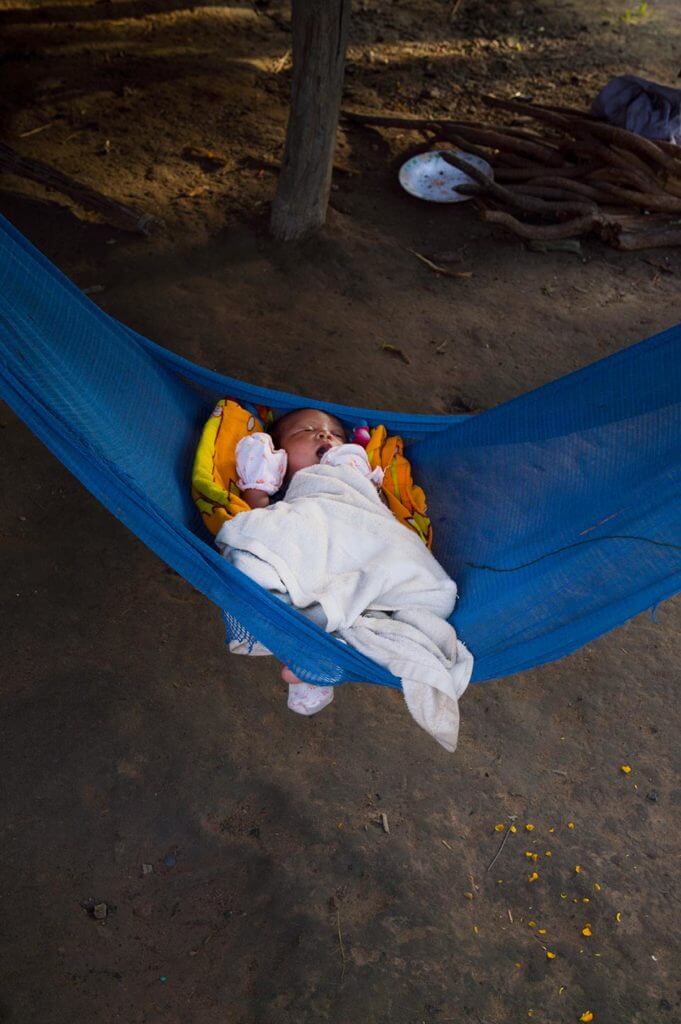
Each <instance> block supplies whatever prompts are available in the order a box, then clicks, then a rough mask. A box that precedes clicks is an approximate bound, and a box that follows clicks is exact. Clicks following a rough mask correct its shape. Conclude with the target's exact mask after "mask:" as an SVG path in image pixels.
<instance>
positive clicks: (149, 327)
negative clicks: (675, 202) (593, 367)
mask: <svg viewBox="0 0 681 1024" xmlns="http://www.w3.org/2000/svg"><path fill="white" fill-rule="evenodd" d="M452 6H453V5H452V4H450V3H445V2H439V0H399V2H396V3H392V4H391V3H388V2H386V0H359V2H357V3H356V4H355V10H354V12H353V28H352V41H351V48H350V54H349V66H348V73H347V80H346V81H347V95H346V97H345V102H346V104H347V105H348V106H351V107H354V108H362V109H368V108H370V109H377V110H402V111H411V112H417V111H419V112H420V111H434V112H445V111H452V112H457V113H461V114H466V115H469V114H470V115H472V116H477V115H482V113H483V107H482V104H481V103H480V100H479V96H480V94H482V93H484V92H488V91H496V92H498V93H500V94H502V95H506V96H510V95H512V94H513V93H515V92H521V93H523V94H525V95H533V96H534V97H535V98H536V99H538V100H541V99H542V98H543V99H544V100H545V101H547V102H553V103H571V104H575V105H580V106H583V105H585V104H587V103H588V102H589V101H590V99H591V97H592V96H593V95H594V94H595V92H596V91H597V89H598V88H599V87H600V85H602V84H603V83H604V82H605V81H606V80H607V78H608V77H609V76H610V75H612V74H615V73H620V72H623V71H635V72H638V73H641V74H644V75H647V76H648V77H652V78H657V79H658V80H660V81H663V82H666V83H673V82H674V80H675V76H676V73H677V71H678V68H679V64H680V61H681V10H680V9H679V6H678V4H677V3H676V2H675V0H666V2H662V0H660V2H653V3H652V4H651V7H650V10H651V12H652V14H651V16H646V17H639V16H634V17H633V18H630V19H629V20H628V21H627V20H625V19H624V18H623V15H624V14H625V11H626V8H625V6H624V3H623V2H622V3H620V2H619V0H604V2H603V3H599V4H591V3H588V2H587V0H570V2H555V3H554V2H549V0H545V3H544V4H543V6H540V5H539V4H537V3H535V2H529V0H528V2H511V3H501V2H499V3H498V4H494V3H492V2H491V0H464V3H463V5H461V7H460V8H459V9H458V11H457V13H456V16H455V18H454V20H453V21H450V18H449V14H450V11H451V9H452ZM454 6H456V5H454ZM0 24H1V26H2V33H3V35H2V39H3V43H2V45H3V47H4V50H3V54H4V56H3V59H2V62H1V63H0V76H1V78H0V119H1V122H2V135H3V138H4V139H5V141H7V142H8V143H9V144H10V145H12V146H14V147H15V148H16V149H18V150H19V151H20V152H21V153H23V154H25V155H29V156H34V157H36V158H38V159H42V160H45V161H47V162H50V163H52V164H54V165H55V166H57V167H59V168H60V169H61V170H63V171H65V172H67V173H71V174H73V175H76V176H79V177H81V178H82V179H83V180H85V181H87V182H88V183H89V184H91V185H93V186H94V187H96V188H99V189H101V190H102V191H105V192H107V193H108V194H110V195H112V196H113V197H114V198H116V199H119V200H121V201H124V202H130V203H134V204H136V205H137V206H139V207H140V208H142V209H144V210H146V211H147V212H150V213H152V214H154V215H156V216H159V217H162V218H163V220H164V222H165V229H164V231H163V232H161V233H160V234H159V235H157V236H156V237H154V238H151V239H140V238H136V237H133V236H130V235H126V234H123V233H122V232H119V231H116V230H115V229H112V228H110V227H108V226H106V225H105V224H102V223H97V221H96V219H95V218H92V217H88V216H87V215H83V214H82V211H79V210H78V209H77V208H76V207H75V206H73V205H71V204H70V203H69V202H68V201H67V200H65V199H63V198H61V197H58V196H56V195H55V194H54V193H51V194H47V193H45V192H44V191H43V190H42V189H41V188H40V187H39V186H37V185H36V186H33V185H31V184H29V183H27V182H22V181H19V180H18V179H12V178H10V177H6V178H5V179H4V180H3V184H2V189H1V190H0V210H2V212H3V213H5V215H6V216H8V217H9V218H10V219H11V220H12V221H13V222H14V223H15V224H16V225H17V226H18V227H19V228H20V229H21V230H22V231H23V232H25V233H26V235H28V237H29V238H30V239H31V240H32V241H33V242H34V243H36V244H37V245H38V246H39V247H40V248H41V249H42V250H43V251H44V252H45V253H46V254H47V255H48V256H49V257H50V258H51V259H52V260H53V261H55V262H56V263H57V264H58V266H60V267H61V268H62V269H63V270H64V271H65V272H66V273H68V274H69V275H70V276H71V277H72V278H73V279H74V280H75V281H76V282H77V283H78V284H79V285H80V286H81V287H83V288H91V287H93V286H101V287H100V288H99V289H98V290H97V292H96V294H95V295H94V298H95V301H97V302H98V303H100V304H101V305H102V306H103V307H104V308H105V309H106V310H107V311H109V312H111V313H112V314H114V315H115V316H117V317H120V318H121V319H123V320H124V321H126V322H127V323H129V324H131V325H132V326H134V327H135V328H136V329H138V330H140V331H142V332H143V333H145V334H148V335H149V336H151V337H152V338H154V339H155V340H156V341H159V342H160V343H162V344H164V345H167V346H169V347H170V348H173V349H175V350H176V351H179V352H182V353H183V354H185V355H187V356H189V357H190V358H192V359H195V360H197V361H199V362H202V363H204V364H206V365H208V366H211V367H214V368H216V369H219V370H221V371H224V372H226V373H229V374H232V375H234V376H238V377H242V378H244V379H248V380H252V381H257V382H259V383H262V384H265V385H270V386H277V387H282V388H284V389H286V390H289V391H292V392H300V393H301V394H307V395H318V396H324V397H325V398H327V399H333V400H337V401H343V402H351V403H354V404H362V405H369V406H377V407H384V408H402V409H407V410H411V411H423V412H425V411H428V412H445V411H454V410H461V409H470V410H476V409H482V408H487V407H490V406H492V405H495V404H496V403H498V402H501V401H504V400H506V399H508V398H511V397H513V396H515V395H518V394H520V393H522V392H524V391H527V390H528V389H530V388H533V387H535V386H537V385H540V384H542V383H544V382H546V381H548V380H551V379H553V378H555V377H558V376H560V375H561V374H564V373H567V372H569V371H571V370H573V369H575V368H577V367H580V366H583V365H585V364H587V363H589V362H592V361H593V360H595V359H597V358H600V357H601V356H603V355H605V354H607V353H610V352H614V351H616V350H618V349H620V348H622V347H624V346H626V345H628V344H631V343H633V342H635V341H637V340H639V339H640V338H641V337H644V336H646V335H649V334H652V333H654V332H656V331H658V330H660V329H662V328H665V327H668V326H669V325H671V324H673V323H676V322H678V321H679V320H681V301H680V300H679V294H678V287H679V275H680V274H681V253H679V252H678V251H674V250H669V251H668V252H663V251H660V252H656V253H643V254H639V255H622V254H618V253H615V252H614V251H612V250H610V249H607V248H605V247H603V246H601V245H599V244H596V243H586V244H585V245H584V259H583V260H581V259H580V258H579V257H577V256H575V255H573V254H569V253H536V252H531V251H529V250H527V249H526V248H525V247H524V246H523V245H522V244H521V243H519V242H518V241H516V240H513V239H510V238H509V237H507V236H505V235H504V234H503V233H499V232H497V231H494V230H492V229H491V228H489V227H487V226H485V225H482V224H481V223H479V221H478V220H477V216H476V214H475V211H474V210H473V209H471V207H470V204H468V205H462V206H461V207H458V208H455V209H450V208H444V207H435V206H430V205H427V204H420V203H419V202H418V201H416V200H411V199H410V198H409V197H407V196H406V195H405V194H404V193H401V192H400V191H399V189H398V188H397V187H396V185H395V183H394V173H393V169H392V162H393V161H394V159H395V157H396V156H397V155H398V153H399V151H400V150H401V149H404V148H405V147H406V146H407V145H408V144H409V143H410V142H413V141H414V137H413V136H406V135H403V136H400V135H399V134H398V133H395V132H392V133H384V134H380V133H378V132H376V131H372V130H371V131H370V130H362V129H349V130H348V131H347V132H344V131H341V132H339V149H338V155H337V171H336V174H335V175H334V186H333V193H332V210H331V211H330V217H329V225H328V228H327V230H326V231H325V232H324V233H323V234H322V235H321V236H320V237H318V238H317V239H316V240H314V241H311V242H308V243H306V244H305V245H302V246H300V247H292V248H284V247H281V246H277V245H276V244H275V243H273V242H272V241H271V239H270V238H269V237H268V234H267V230H266V228H267V213H268V204H269V202H270V200H271V197H272V195H273V191H274V188H275V183H276V165H277V161H278V160H279V158H280V154H281V144H282V140H283V131H284V126H285V121H286V112H287V108H286V104H287V96H288V89H289V84H290V56H289V48H290V30H289V26H288V11H287V10H286V9H285V8H283V7H280V6H279V5H278V4H270V5H267V4H265V5H263V6H262V7H261V10H260V13H257V12H256V11H255V10H254V9H253V8H252V7H251V6H250V5H249V4H247V3H243V2H234V3H222V2H218V3H216V4H212V5H208V4H206V5H204V4H203V3H201V2H199V3H196V4H193V5H189V4H185V3H181V2H172V0H103V2H85V0H84V2H83V3H77V2H76V0H73V2H61V0H53V2H52V3H42V2H24V3H22V2H20V0H1V2H0ZM44 126H47V127H44ZM34 129H41V130H40V131H33V130H34ZM192 146H193V147H202V148H204V149H210V150H213V151H217V152H219V153H220V154H222V155H223V156H224V158H225V160H226V162H225V164H224V166H222V167H221V168H218V169H212V170H211V169H210V167H209V166H208V165H207V164H206V163H205V161H204V162H203V163H202V162H200V161H197V159H196V158H192V157H190V156H189V155H186V154H187V150H186V147H192ZM410 250H416V251H418V252H421V253H426V254H432V253H436V252H441V251H443V250H449V251H452V250H453V251H455V252H457V253H458V254H459V255H460V264H458V265H457V266H458V267H459V268H460V269H461V270H465V271H472V275H473V276H472V277H470V278H462V279H458V280H455V279H452V278H444V277H439V276H437V275H435V274H434V273H433V272H432V271H431V270H430V269H429V268H428V267H427V266H425V265H424V264H423V263H421V262H419V261H418V260H417V259H416V258H415V257H414V256H413V254H412V252H410ZM383 343H389V344H391V345H395V346H398V347H400V348H401V349H402V350H403V351H404V353H405V354H406V355H407V356H408V358H409V359H410V363H409V364H407V363H406V362H404V361H402V360H401V359H399V358H397V357H395V356H394V355H391V354H389V353H387V352H386V351H384V350H383V349H382V348H381V346H382V344H383ZM131 387H134V381H131ZM0 443H1V445H2V448H1V451H2V459H1V462H0V474H1V475H0V479H1V499H0V501H1V504H0V600H1V602H2V604H1V608H0V616H1V617H0V622H1V623H2V651H1V660H0V666H1V668H0V675H1V688H2V716H1V717H0V779H1V791H2V811H3V813H2V855H1V857H0V918H1V923H0V1021H2V1022H3V1024H4V1022H10V1024H81V1022H83V1021H94V1022H97V1024H143V1022H144V1024H318V1022H326V1021H328V1022H333V1024H384V1022H386V1024H387V1022H394V1024H422V1022H423V1024H445V1022H452V1021H456V1022H464V1021H466V1022H467V1021H471V1022H474V1024H519V1022H523V1021H532V1022H533V1024H562V1022H571V1021H578V1020H579V1019H580V1016H582V1015H583V1014H585V1013H586V1012H587V1011H589V1012H591V1013H592V1014H593V1020H594V1021H595V1022H596V1024H652V1022H661V1024H665V1022H669V1024H673V1022H676V1024H678V1022H679V1021H681V974H680V970H679V964H680V963H681V944H680V943H679V938H678V924H679V908H680V902H681V886H680V885H679V857H678V849H679V837H680V828H679V821H678V815H679V803H680V796H681V788H680V786H679V780H678V769H679V744H678V735H679V725H680V722H679V702H678V682H679V680H678V675H679V670H678V665H679V656H680V655H681V604H679V601H678V599H676V600H672V601H669V602H667V603H666V604H665V605H664V606H662V607H661V608H660V609H659V610H658V612H657V616H656V619H657V621H656V622H654V621H652V620H651V618H650V617H649V616H648V615H646V616H642V617H640V618H639V619H637V620H636V621H633V622H630V623H628V624H627V625H626V626H625V627H623V628H622V629H619V630H617V631H616V632H615V633H613V634H611V635H609V636H607V637H604V638H602V639H600V640H599V641H598V642H595V643H593V644H591V645H590V646H589V647H587V648H586V649H584V650H582V651H581V652H579V653H578V654H576V655H574V656H572V657H570V658H568V659H566V660H565V661H563V662H561V663H558V664H553V665H547V666H544V667H543V668H540V669H537V670H535V671H533V672H528V673H525V674H524V675H522V676H521V677H517V678H514V679H513V680H502V681H499V682H495V683H490V684H487V685H484V686H480V687H473V688H471V689H470V690H469V692H468V693H467V694H466V695H465V697H464V699H463V702H462V734H461V742H460V748H459V750H458V752H457V753H456V754H455V755H454V756H451V755H448V754H446V753H445V752H444V751H443V750H441V749H440V748H438V747H437V746H436V744H435V743H434V742H433V741H432V740H431V739H430V738H429V737H428V736H427V735H426V734H425V733H422V732H421V731H420V730H419V729H418V728H417V726H416V725H415V724H414V723H413V722H412V721H411V719H410V718H409V716H408V714H407V712H406V710H405V708H404V706H403V702H402V700H401V697H400V695H399V694H397V693H394V692H388V691H385V690H383V689H381V688H374V687H370V686H348V687H344V688H342V689H341V690H340V691H339V692H338V693H337V695H336V700H335V702H334V703H333V704H332V705H331V706H330V707H329V708H328V709H327V710H325V711H324V712H323V713H322V714H321V715H320V716H319V717H318V718H316V719H310V720H305V719H301V718H298V717H296V716H294V715H292V714H290V713H289V712H287V710H286V707H285V693H284V689H283V687H282V684H281V683H280V682H279V681H278V679H277V672H276V670H275V666H274V664H273V662H271V661H270V660H269V659H253V660H246V659H243V660H238V659H236V658H230V657H229V656H228V655H227V653H226V651H225V649H224V647H223V634H222V626H221V621H220V616H219V613H218V611H217V610H216V609H215V608H214V607H212V606H211V605H209V604H208V602H207V601H206V600H205V599H204V598H202V597H201V596H200V595H198V594H196V593H195V592H193V591H192V589H191V588H190V587H189V586H188V585H187V584H186V583H185V582H184V581H183V580H182V579H180V578H179V577H178V576H176V575H175V574H174V573H173V572H172V571H170V570H169V569H167V568H166V567H165V566H164V565H163V564H161V563H160V562H159V561H158V560H157V559H156V558H155V557H154V556H153V555H152V554H151V553H150V552H148V551H147V550H146V549H145V548H144V547H143V546H142V545H141V544H140V543H139V542H138V541H137V540H136V539H135V538H134V537H133V536H131V535H130V534H129V533H128V532H127V531H126V530H125V529H124V528H123V527H122V526H121V525H120V524H119V523H118V522H117V521H116V520H114V519H113V518H112V517H111V516H110V515H109V514H108V513H107V512H105V511H104V510H103V509H102V508H101V507H100V506H99V505H98V504H97V503H96V502H95V501H94V499H92V498H91V497H90V496H89V494H87V493H86V492H85V491H84V490H83V488H82V487H81V486H80V485H79V484H78V483H77V482H76V481H75V480H74V479H72V478H71V477H70V476H69V475H68V473H67V472H66V471H65V470H64V469H63V467H62V466H61V465H60V464H59V463H58V462H56V461H55V460H54V459H53V458H52V457H51V456H50V455H49V454H48V453H47V451H46V450H45V449H44V448H43V447H42V446H41V445H40V444H39V443H38V442H37V441H36V440H35V439H34V438H33V436H32V435H30V434H29V433H28V431H27V430H26V429H25V427H24V426H23V425H22V424H21V423H20V422H19V421H18V420H17V419H16V417H15V416H14V415H13V413H12V412H11V411H10V410H8V409H7V408H6V407H3V408H2V409H1V410H0ZM623 764H628V765H631V767H632V771H631V773H630V774H629V775H626V774H624V773H623V772H622V771H621V770H620V766H621V765H623ZM383 812H384V813H385V814H386V815H387V820H388V823H389V828H390V831H389V833H386V832H385V831H384V829H383V828H382V826H381V814H382V813H383ZM497 823H503V824H504V825H506V826H508V825H510V824H511V823H516V824H517V829H518V831H517V833H515V834H513V833H511V834H509V835H508V838H507V841H506V842H505V844H504V847H503V850H502V851H501V853H500V854H499V856H498V858H497V859H496V861H495V863H494V865H493V866H492V867H491V869H490V870H487V868H488V865H489V864H490V862H491V861H492V858H493V857H494V855H495V853H496V852H497V850H498V848H499V845H500V842H501V840H502V839H503V838H504V836H505V833H503V832H496V831H495V830H494V826H495V824H497ZM528 823H529V824H532V825H533V826H534V828H533V830H531V831H527V830H526V827H525V826H526V824H528ZM570 823H572V824H573V826H574V827H571V825H570ZM547 851H551V856H549V853H548V852H547ZM526 852H529V853H530V854H533V853H534V854H537V855H538V856H537V859H536V860H533V859H532V858H531V857H528V856H527V855H526ZM143 864H146V865H151V866H152V870H151V871H148V869H147V873H144V871H143V868H142V865H143ZM578 865H579V866H580V867H581V870H580V871H578V870H577V866H578ZM533 871H536V872H537V874H538V878H537V880H536V881H534V882H530V881H528V878H529V877H530V875H531V873H532V872H533ZM102 902H103V903H106V904H107V908H106V914H107V916H106V918H105V920H97V919H95V917H94V916H93V914H92V913H91V910H92V908H93V906H94V905H95V904H99V903H102ZM587 925H588V926H589V928H588V930H590V931H591V935H584V934H583V929H585V928H586V927H587ZM548 952H550V953H555V958H548V956H547V953H548ZM582 1019H587V1020H588V1019H591V1018H588V1017H587V1018H582Z"/></svg>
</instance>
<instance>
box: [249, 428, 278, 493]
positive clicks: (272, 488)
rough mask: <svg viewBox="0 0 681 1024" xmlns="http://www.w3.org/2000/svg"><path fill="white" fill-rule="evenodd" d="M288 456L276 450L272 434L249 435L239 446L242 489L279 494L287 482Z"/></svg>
mask: <svg viewBox="0 0 681 1024" xmlns="http://www.w3.org/2000/svg"><path fill="white" fill-rule="evenodd" d="M287 459H288V456H287V455H286V452H285V451H284V450H283V449H281V448H280V449H279V450H275V447H274V443H273V441H272V438H271V437H270V435H269V434H264V433H258V434H249V435H248V436H247V437H242V438H241V440H240V441H239V443H238V444H237V446H236V472H237V483H238V485H239V488H240V490H242V491H250V490H258V491H264V492H265V494H270V495H271V494H276V493H277V491H278V490H279V488H280V487H281V485H282V484H283V482H284V477H285V476H286V465H287Z"/></svg>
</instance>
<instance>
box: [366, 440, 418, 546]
mask: <svg viewBox="0 0 681 1024" xmlns="http://www.w3.org/2000/svg"><path fill="white" fill-rule="evenodd" d="M366 453H367V458H368V459H369V463H370V465H371V468H372V469H375V468H376V466H380V467H381V468H382V469H383V470H385V475H384V477H383V485H382V490H383V493H384V494H385V496H386V498H387V501H388V506H389V508H390V511H391V512H392V514H393V515H394V516H395V518H396V519H399V521H400V522H401V523H403V524H404V525H405V526H407V527H409V529H410V530H414V531H415V532H416V533H418V535H419V537H420V538H421V540H422V541H423V543H424V544H425V545H426V547H428V548H431V547H432V545H433V527H432V526H431V523H430V519H429V518H428V516H427V515H426V509H427V504H426V495H425V492H424V491H423V488H422V487H418V486H417V485H416V484H415V483H414V481H413V479H412V475H411V464H410V462H409V459H407V458H406V457H405V454H404V441H403V440H402V438H401V437H388V432H387V430H386V429H385V427H383V426H379V427H374V429H373V430H372V431H371V438H370V440H369V444H368V445H367V447H366Z"/></svg>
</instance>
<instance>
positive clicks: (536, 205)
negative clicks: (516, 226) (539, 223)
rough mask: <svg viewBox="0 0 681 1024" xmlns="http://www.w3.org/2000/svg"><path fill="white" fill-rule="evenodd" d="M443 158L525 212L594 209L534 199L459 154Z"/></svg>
mask: <svg viewBox="0 0 681 1024" xmlns="http://www.w3.org/2000/svg"><path fill="white" fill-rule="evenodd" d="M442 159H443V160H446V162H447V163H448V164H451V165H452V167H456V168H458V170H460V171H463V172H464V174H467V175H468V176H469V177H470V178H473V180H474V181H477V182H478V184H479V185H481V186H482V188H483V189H484V191H485V192H486V193H487V194H489V195H491V196H492V197H493V198H494V199H497V200H499V201H500V202H502V203H506V204H508V205H509V206H514V207H515V208H516V209H518V210H523V211H524V212H525V213H533V214H543V215H550V214H554V215H555V214H578V215H579V214H588V213H590V212H591V211H592V209H594V207H593V206H592V204H590V203H579V202H575V201H574V200H573V201H571V202H568V203H547V202H546V201H545V200H543V199H532V198H531V197H530V196H522V195H517V194H516V193H514V192H511V191H510V190H509V189H507V188H504V186H503V185H498V184H497V183H496V182H495V181H492V179H491V178H490V177H489V176H488V175H487V174H484V173H483V172H482V171H481V170H479V169H478V168H477V167H474V166H473V164H470V163H468V162H467V161H466V160H462V159H461V158H460V157H458V156H454V155H452V154H451V153H443V154H442Z"/></svg>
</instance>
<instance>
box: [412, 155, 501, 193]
mask: <svg viewBox="0 0 681 1024" xmlns="http://www.w3.org/2000/svg"><path fill="white" fill-rule="evenodd" d="M452 153H453V154H454V155H455V156H458V157H461V159H462V160H465V161H466V162H467V163H470V164H473V166H474V167H477V168H479V169H480V170H481V171H483V172H484V173H485V174H487V175H489V177H490V178H493V177H494V173H493V171H492V168H491V167H490V165H489V164H488V163H487V161H486V160H483V159H482V157H479V156H473V154H472V153H464V152H463V150H460V149H454V150H452ZM399 180H400V185H401V186H402V188H403V189H405V190H406V191H407V192H409V194H410V195H412V196H416V198H417V199H426V200H428V202H430V203H463V202H465V200H466V199H471V198H472V196H467V195H462V193H461V192H457V191H456V190H457V188H458V186H459V185H464V184H465V185H469V184H472V185H474V184H475V182H474V180H473V178H470V177H469V176H468V175H467V174H464V172H463V171H460V170H459V169H458V168H457V167H452V165H451V164H448V163H447V161H446V160H443V159H442V157H441V156H440V154H439V152H436V151H433V152H430V153H418V154H417V155H416V156H412V157H410V158H409V160H407V161H406V163H403V164H402V166H401V167H400V174H399Z"/></svg>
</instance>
